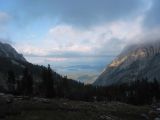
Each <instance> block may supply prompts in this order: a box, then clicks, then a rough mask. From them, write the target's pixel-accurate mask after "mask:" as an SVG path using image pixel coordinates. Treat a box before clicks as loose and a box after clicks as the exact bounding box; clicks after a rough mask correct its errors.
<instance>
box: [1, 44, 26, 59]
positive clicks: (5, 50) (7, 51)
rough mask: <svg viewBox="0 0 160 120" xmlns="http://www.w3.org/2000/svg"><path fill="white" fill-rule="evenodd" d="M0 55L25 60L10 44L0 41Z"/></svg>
mask: <svg viewBox="0 0 160 120" xmlns="http://www.w3.org/2000/svg"><path fill="white" fill-rule="evenodd" d="M0 57H4V58H10V59H16V60H21V61H26V60H25V58H24V57H23V55H22V54H19V53H18V52H17V51H16V50H15V49H14V48H13V47H12V46H11V45H9V44H7V43H1V42H0Z"/></svg>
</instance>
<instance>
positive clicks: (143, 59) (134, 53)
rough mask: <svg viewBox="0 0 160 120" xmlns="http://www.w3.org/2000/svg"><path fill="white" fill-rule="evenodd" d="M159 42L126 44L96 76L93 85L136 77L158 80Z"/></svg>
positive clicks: (124, 80) (159, 66) (159, 77)
mask: <svg viewBox="0 0 160 120" xmlns="http://www.w3.org/2000/svg"><path fill="white" fill-rule="evenodd" d="M159 73H160V42H159V41H154V42H147V43H141V44H134V45H131V46H128V47H127V48H125V49H124V51H122V53H121V54H120V55H119V56H118V57H117V58H116V59H115V60H113V61H112V63H111V64H109V65H108V67H107V68H106V69H105V70H104V72H103V73H102V74H101V75H100V76H99V77H98V78H97V80H96V81H95V82H94V85H102V86H105V85H112V84H121V83H126V82H127V83H129V82H130V81H134V80H136V79H138V78H142V77H143V78H144V77H147V78H148V79H149V80H153V79H154V78H157V79H158V80H160V74H159Z"/></svg>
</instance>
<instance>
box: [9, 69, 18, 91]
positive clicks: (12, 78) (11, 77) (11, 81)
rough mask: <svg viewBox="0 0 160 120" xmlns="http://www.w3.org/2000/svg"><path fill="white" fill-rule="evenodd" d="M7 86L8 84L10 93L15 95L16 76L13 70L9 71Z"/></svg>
mask: <svg viewBox="0 0 160 120" xmlns="http://www.w3.org/2000/svg"><path fill="white" fill-rule="evenodd" d="M7 84H8V91H9V92H10V93H15V84H16V82H15V74H14V72H13V71H12V70H10V71H8V81H7Z"/></svg>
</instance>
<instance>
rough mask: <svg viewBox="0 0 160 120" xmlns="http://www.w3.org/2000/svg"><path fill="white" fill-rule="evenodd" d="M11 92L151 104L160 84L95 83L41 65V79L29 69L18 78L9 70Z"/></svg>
mask: <svg viewBox="0 0 160 120" xmlns="http://www.w3.org/2000/svg"><path fill="white" fill-rule="evenodd" d="M7 86H8V90H7V92H8V93H11V94H15V95H24V96H30V97H33V96H39V97H46V98H55V97H56V98H67V99H72V100H83V101H90V102H95V101H104V102H108V101H120V102H125V103H129V104H135V105H143V104H151V103H152V102H153V101H159V100H160V94H159V93H160V84H159V83H158V81H157V79H154V80H152V81H149V80H148V79H147V78H141V79H137V80H135V81H132V82H129V83H122V84H118V85H111V86H93V85H85V84H84V83H81V82H78V81H75V80H72V79H68V78H67V76H60V75H58V74H57V73H55V72H54V71H53V70H52V69H51V68H50V65H48V67H42V73H41V76H40V78H38V79H35V78H34V76H33V74H32V73H31V71H30V70H29V69H28V68H25V69H24V70H23V74H22V76H20V78H18V79H17V78H16V75H15V73H14V72H13V71H12V70H10V71H8V80H7Z"/></svg>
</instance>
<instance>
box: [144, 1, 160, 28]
mask: <svg viewBox="0 0 160 120" xmlns="http://www.w3.org/2000/svg"><path fill="white" fill-rule="evenodd" d="M151 1H152V2H151ZM151 1H150V7H149V10H148V11H147V12H146V18H145V19H144V27H147V28H148V29H150V28H154V27H157V26H158V27H160V14H159V11H160V1H159V0H151Z"/></svg>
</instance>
